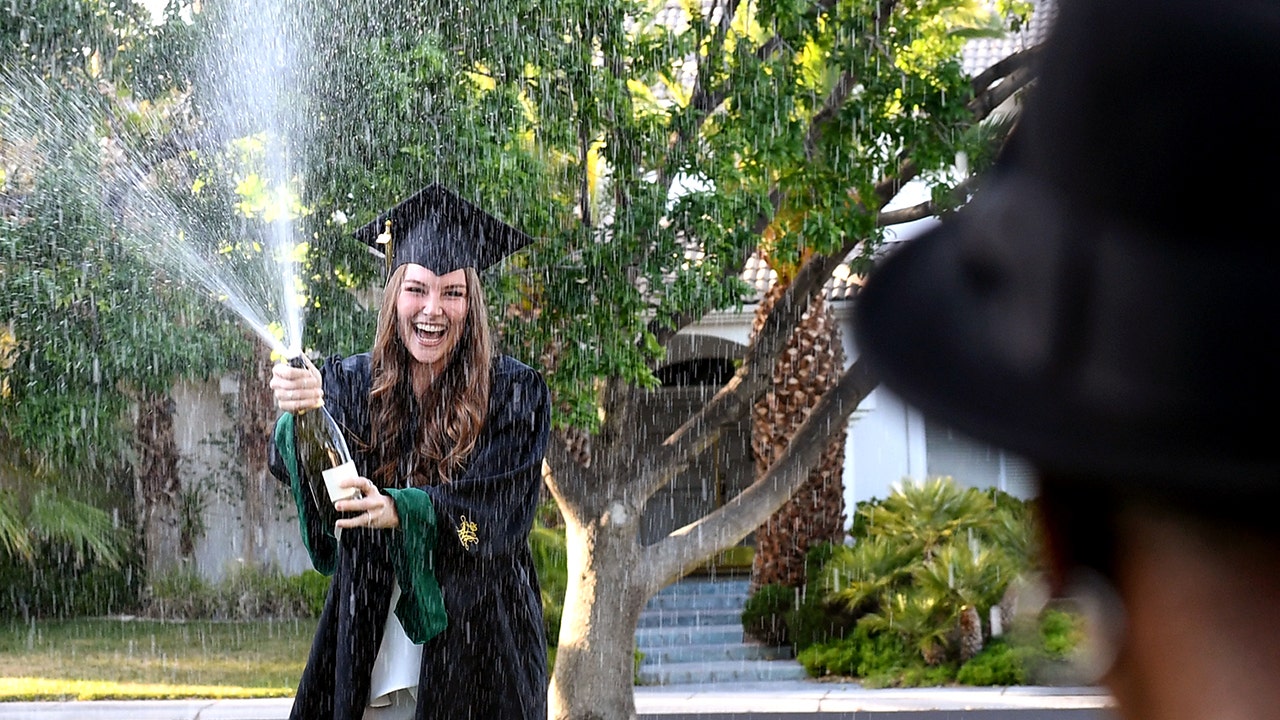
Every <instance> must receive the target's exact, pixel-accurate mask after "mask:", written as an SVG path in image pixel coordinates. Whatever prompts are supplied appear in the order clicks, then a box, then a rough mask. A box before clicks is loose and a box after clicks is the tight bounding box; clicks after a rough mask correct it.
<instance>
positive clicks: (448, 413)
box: [369, 265, 493, 487]
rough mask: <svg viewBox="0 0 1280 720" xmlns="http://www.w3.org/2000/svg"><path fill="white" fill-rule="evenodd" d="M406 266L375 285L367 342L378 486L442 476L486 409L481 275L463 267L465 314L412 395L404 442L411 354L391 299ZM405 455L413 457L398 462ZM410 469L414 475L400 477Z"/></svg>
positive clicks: (459, 462)
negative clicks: (430, 376) (432, 371)
mask: <svg viewBox="0 0 1280 720" xmlns="http://www.w3.org/2000/svg"><path fill="white" fill-rule="evenodd" d="M404 275H405V266H404V265H401V266H400V267H398V268H396V269H395V271H394V272H392V273H391V277H389V278H388V279H387V284H386V286H385V287H384V288H383V291H382V307H381V309H380V310H379V312H378V333H377V336H376V337H375V338H374V342H373V369H372V375H373V378H372V385H371V389H370V391H369V417H370V419H371V431H372V437H371V438H370V445H371V446H372V449H373V452H374V457H375V458H376V469H375V470H374V473H373V475H374V476H373V478H372V480H373V481H374V482H375V483H376V484H377V485H378V486H379V487H404V486H405V485H418V484H430V485H435V484H438V483H442V482H448V481H449V479H450V478H451V477H452V476H453V475H454V474H455V473H456V472H457V471H458V470H459V469H460V468H461V467H462V466H463V465H464V464H465V462H466V459H467V456H468V455H470V454H471V451H472V449H474V448H475V444H476V439H477V438H479V437H480V430H481V429H482V428H483V427H484V420H485V415H486V414H487V412H488V409H489V375H490V368H491V363H492V361H493V338H492V336H491V334H490V331H489V312H488V310H487V308H486V306H485V300H484V292H483V290H482V289H481V287H480V275H479V274H478V273H477V272H476V271H475V270H474V269H472V268H466V277H467V320H466V326H465V327H464V328H463V331H462V335H461V337H459V338H458V344H457V346H456V347H455V348H454V350H453V354H452V355H451V356H450V358H449V360H448V362H447V363H446V365H445V368H444V370H443V371H442V372H441V373H440V374H439V375H438V376H437V377H436V378H435V379H434V380H433V381H432V382H431V386H430V387H429V388H428V389H427V391H426V393H425V394H423V395H422V396H421V397H419V398H417V401H418V403H417V404H418V408H419V410H420V414H419V417H418V435H417V437H416V438H413V447H412V448H408V447H403V446H402V442H403V440H402V438H403V436H404V434H403V431H404V428H406V427H408V426H409V423H410V421H411V420H412V418H410V413H411V412H412V409H413V403H412V402H411V401H410V398H412V397H413V381H412V375H411V372H410V371H411V368H412V365H411V364H412V363H413V362H414V360H413V358H412V357H411V356H410V355H409V350H408V348H406V347H405V345H404V342H403V341H402V340H401V339H400V331H399V320H398V318H397V317H396V300H397V299H398V298H399V296H400V286H401V283H402V282H403V281H404ZM408 458H412V462H411V463H409V464H408V466H407V467H406V466H404V465H402V463H404V462H405V461H406V460H407V459H408ZM407 472H412V474H413V477H412V478H407V477H405V476H404V475H405V473H407Z"/></svg>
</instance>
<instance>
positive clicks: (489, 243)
mask: <svg viewBox="0 0 1280 720" xmlns="http://www.w3.org/2000/svg"><path fill="white" fill-rule="evenodd" d="M354 235H355V238H356V239H357V240H359V241H361V242H363V243H365V244H366V245H368V246H369V247H371V248H373V249H374V250H375V251H377V252H378V253H380V254H382V255H383V256H384V257H385V258H387V274H388V275H390V274H391V272H392V271H393V270H395V269H396V268H398V267H400V266H401V265H404V264H405V263H414V264H415V265H421V266H423V267H425V268H427V269H428V270H431V271H432V272H434V273H435V274H437V275H444V274H445V273H450V272H453V271H454V270H458V269H460V268H467V267H470V268H475V269H476V270H477V271H484V270H485V269H486V268H488V267H489V266H490V265H493V264H494V263H496V262H498V261H499V260H501V259H503V258H505V257H506V256H508V255H510V254H511V253H513V252H515V251H517V250H519V249H520V248H522V247H524V246H525V245H528V244H529V243H530V242H531V241H532V238H530V237H529V236H528V235H525V234H524V233H522V232H520V231H519V230H516V229H515V228H513V227H511V226H510V225H508V224H506V223H504V222H502V221H501V220H499V219H498V218H496V217H494V216H492V215H490V214H489V213H487V212H485V211H483V210H481V209H480V208H478V207H476V206H475V205H472V204H471V203H469V202H467V201H466V200H463V199H462V198H460V197H458V196H457V195H456V194H454V193H453V192H452V191H450V190H449V189H448V188H446V187H444V186H443V185H440V184H439V183H432V184H430V185H428V186H427V187H425V188H423V189H421V190H419V191H418V192H417V193H416V194H414V195H413V196H412V197H410V198H409V199H407V200H405V201H403V202H401V203H400V204H399V205H396V206H395V207H394V208H391V209H390V210H388V211H386V212H384V213H382V214H381V215H379V216H378V219H377V220H374V221H373V222H371V223H369V224H368V225H365V226H364V227H362V228H360V229H359V230H356V231H355V233H354Z"/></svg>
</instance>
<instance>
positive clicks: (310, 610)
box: [146, 567, 329, 620]
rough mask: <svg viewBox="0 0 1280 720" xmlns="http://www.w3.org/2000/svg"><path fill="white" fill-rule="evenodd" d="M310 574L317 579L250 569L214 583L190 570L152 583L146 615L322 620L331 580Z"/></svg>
mask: <svg viewBox="0 0 1280 720" xmlns="http://www.w3.org/2000/svg"><path fill="white" fill-rule="evenodd" d="M308 572H310V573H312V574H311V575H304V576H294V577H289V576H286V575H284V574H283V573H281V572H279V571H276V570H269V569H259V568H248V567H246V568H242V569H240V570H238V571H236V572H233V573H231V574H229V575H228V576H227V577H225V578H223V579H222V581H220V582H218V583H210V582H208V581H206V580H205V579H203V578H202V577H200V575H199V574H198V573H196V572H194V571H192V570H190V569H182V570H178V571H175V572H172V573H167V574H165V575H163V576H160V577H157V578H155V579H154V580H153V581H152V583H151V587H150V588H149V590H148V593H147V598H146V600H147V602H146V614H147V615H151V616H153V617H160V618H166V619H186V620H196V619H200V620H256V619H265V618H300V617H318V616H319V611H320V609H323V607H324V593H325V592H326V591H327V588H328V581H329V579H328V578H327V577H324V576H323V575H320V573H317V572H315V571H308Z"/></svg>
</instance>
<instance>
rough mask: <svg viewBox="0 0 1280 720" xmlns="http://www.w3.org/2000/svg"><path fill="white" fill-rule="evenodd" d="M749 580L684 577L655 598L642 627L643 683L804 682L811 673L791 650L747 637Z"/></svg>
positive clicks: (638, 639) (639, 644)
mask: <svg viewBox="0 0 1280 720" xmlns="http://www.w3.org/2000/svg"><path fill="white" fill-rule="evenodd" d="M748 582H749V581H748V580H747V579H746V578H734V577H728V578H726V577H719V578H715V577H693V578H684V579H682V580H680V581H678V582H676V583H674V584H672V585H670V586H668V587H666V588H664V589H662V590H661V591H660V592H659V593H658V594H657V595H654V596H653V597H652V598H650V599H649V603H648V604H647V605H646V606H645V609H644V610H643V611H642V612H641V614H640V622H639V623H638V624H637V626H636V647H637V648H638V649H639V650H640V652H642V653H644V659H643V660H642V661H641V663H640V671H639V681H640V684H642V685H681V684H700V683H718V682H768V681H772V680H798V679H802V678H805V677H808V675H807V674H806V673H805V671H804V667H802V666H801V665H800V663H798V662H796V660H795V659H794V658H793V657H792V653H791V648H789V647H785V648H775V647H767V646H764V645H760V644H758V643H755V642H750V641H747V640H746V639H745V638H744V637H743V633H742V608H743V606H744V605H745V604H746V601H747V588H748Z"/></svg>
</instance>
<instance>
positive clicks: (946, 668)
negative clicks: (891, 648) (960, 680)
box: [893, 663, 956, 687]
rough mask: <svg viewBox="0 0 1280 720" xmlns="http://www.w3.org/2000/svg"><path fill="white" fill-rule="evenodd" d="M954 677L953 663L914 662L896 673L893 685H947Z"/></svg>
mask: <svg viewBox="0 0 1280 720" xmlns="http://www.w3.org/2000/svg"><path fill="white" fill-rule="evenodd" d="M955 677H956V668H955V665H954V664H951V663H944V664H942V665H934V666H927V665H922V664H914V665H910V666H908V667H905V668H903V669H902V672H901V673H899V674H898V676H897V678H896V682H895V683H894V684H893V686H894V687H938V686H939V685H948V684H950V683H951V682H952V681H953V680H955Z"/></svg>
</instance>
